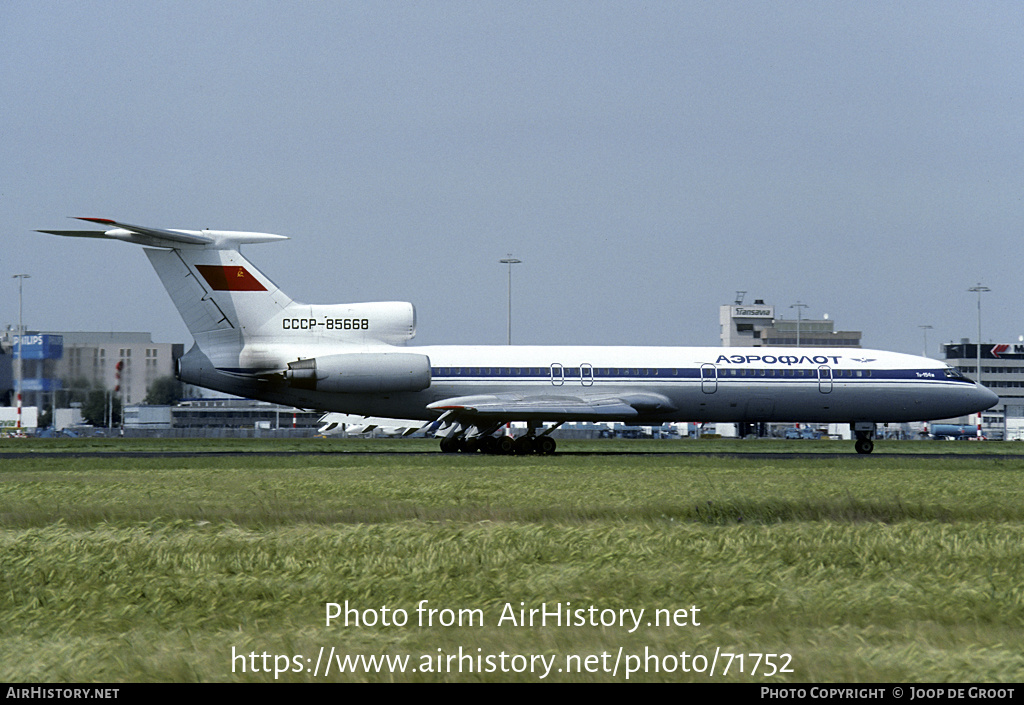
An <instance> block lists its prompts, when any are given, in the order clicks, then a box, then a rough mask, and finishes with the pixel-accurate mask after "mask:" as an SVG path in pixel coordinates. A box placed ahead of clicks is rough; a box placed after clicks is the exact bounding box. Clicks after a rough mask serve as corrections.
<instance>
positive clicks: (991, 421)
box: [942, 338, 1024, 438]
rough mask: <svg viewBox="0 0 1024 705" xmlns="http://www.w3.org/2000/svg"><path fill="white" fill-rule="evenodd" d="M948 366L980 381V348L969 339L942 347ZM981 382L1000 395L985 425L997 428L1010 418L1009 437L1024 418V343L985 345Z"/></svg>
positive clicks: (984, 416) (984, 421) (982, 354)
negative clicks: (1014, 427) (1018, 422)
mask: <svg viewBox="0 0 1024 705" xmlns="http://www.w3.org/2000/svg"><path fill="white" fill-rule="evenodd" d="M942 348H943V352H944V354H945V361H946V364H948V365H951V366H952V367H956V368H957V369H958V370H960V371H961V372H963V373H964V374H965V375H967V376H968V377H970V378H971V379H975V380H976V379H978V345H977V343H970V342H968V341H967V339H966V338H965V339H963V340H961V341H960V342H959V343H947V344H945V345H943V346H942ZM981 383H982V384H983V385H985V386H986V387H988V388H989V389H991V390H992V391H993V392H995V393H996V394H998V395H999V404H997V405H996V406H994V407H992V408H991V409H989V410H988V411H986V412H985V413H984V414H983V415H982V416H983V422H982V423H983V424H984V425H986V426H996V425H1000V424H1002V421H1003V417H1004V416H1005V418H1006V426H1007V438H1009V437H1010V428H1011V426H1014V425H1015V420H1018V419H1024V343H984V344H983V345H982V346H981Z"/></svg>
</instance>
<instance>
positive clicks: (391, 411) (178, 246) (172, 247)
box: [39, 218, 998, 454]
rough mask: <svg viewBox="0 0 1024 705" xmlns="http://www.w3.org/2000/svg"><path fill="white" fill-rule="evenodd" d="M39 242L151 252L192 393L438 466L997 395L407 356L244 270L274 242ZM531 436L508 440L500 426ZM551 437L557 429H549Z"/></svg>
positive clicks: (812, 362)
mask: <svg viewBox="0 0 1024 705" xmlns="http://www.w3.org/2000/svg"><path fill="white" fill-rule="evenodd" d="M79 220H85V221H89V222H92V223H95V224H98V225H100V226H103V227H104V228H105V229H103V230H40V231H39V232H45V233H52V234H54V235H68V236H75V237H94V238H108V239H113V240H123V241H125V242H131V243H136V244H139V245H143V246H144V247H145V248H146V250H145V252H146V255H147V256H148V257H149V261H150V263H151V264H152V265H153V267H154V269H156V272H157V274H158V275H159V277H160V280H161V281H162V282H163V285H164V287H166V289H167V292H168V293H169V294H170V296H171V299H172V300H173V301H174V305H175V306H176V307H177V308H178V311H179V313H180V314H181V317H182V318H183V319H184V321H185V324H186V325H187V326H188V329H189V331H190V332H191V333H192V336H193V337H194V338H195V344H194V345H193V346H192V348H191V349H190V350H189V351H188V353H186V354H185V355H184V356H182V357H181V358H180V360H179V361H178V371H177V374H178V377H179V379H181V380H182V381H183V382H188V383H189V384H195V385H198V386H201V387H206V388H209V389H214V390H217V391H221V392H226V393H228V394H235V395H238V396H242V397H249V398H253V399H262V400H265V401H269V402H276V403H280V404H288V405H292V406H296V407H303V408H311V409H319V410H323V411H334V412H342V413H347V414H360V415H364V416H380V417H386V418H405V419H419V420H421V421H423V422H424V428H427V427H431V428H435V429H436V431H435V433H436V435H437V436H438V437H440V438H441V450H442V451H444V452H449V453H450V452H474V451H478V450H479V451H484V452H495V453H524V454H525V453H541V454H549V453H553V452H554V450H555V440H554V439H553V438H552V437H551V435H550V433H551V431H553V430H554V429H555V428H557V427H558V426H560V425H561V424H562V423H564V422H566V421H598V422H600V421H608V422H612V421H618V422H624V423H631V424H641V425H657V424H661V423H664V422H673V421H698V422H706V421H725V422H729V421H735V422H753V423H759V422H793V421H804V422H812V423H849V424H850V426H851V429H852V430H853V432H854V434H855V436H856V442H855V448H856V450H857V452H858V453H870V452H871V451H872V450H873V448H874V443H873V440H872V439H873V437H874V433H875V429H876V425H877V424H879V423H889V422H904V421H925V420H932V419H945V418H951V417H955V416H962V415H965V414H970V413H974V412H978V411H982V410H984V409H988V408H989V407H991V406H992V405H994V404H995V403H996V402H997V401H998V397H997V396H996V395H995V394H993V393H992V392H991V391H989V390H988V389H986V388H985V387H982V386H981V385H979V384H976V383H975V382H973V381H971V380H970V379H967V378H966V377H964V376H963V375H962V374H961V373H960V372H959V371H957V370H956V369H954V368H952V367H949V366H948V365H945V364H943V363H941V362H938V361H936V360H931V359H928V358H925V357H916V356H913V355H904V354H900V353H892V352H884V351H879V350H864V349H855V350H847V349H840V348H712V347H632V346H629V347H626V346H619V347H598V346H589V347H582V346H532V345H531V346H511V345H509V346H485V345H458V346H455V345H452V346H444V345H433V346H421V347H407V344H408V342H409V341H410V340H411V339H412V338H413V336H414V335H415V333H416V314H415V310H414V309H413V306H412V304H409V303H402V302H394V301H389V302H377V303H353V304H303V303H299V302H297V301H293V300H292V299H291V298H289V297H288V296H287V295H286V294H285V293H284V292H283V291H281V290H280V289H279V288H277V285H276V284H274V283H273V282H272V281H271V280H270V279H268V278H267V277H266V275H264V274H263V272H261V271H260V270H259V269H257V268H256V267H255V266H253V264H252V263H251V262H250V261H249V260H248V259H246V258H245V257H243V256H242V254H241V252H240V251H239V247H240V246H241V245H243V244H245V245H247V244H256V243H268V242H276V241H278V240H285V239H287V238H286V237H285V236H282V235H273V234H270V233H253V232H236V231H224V230H168V229H162V228H150V227H140V226H138V225H128V224H126V223H119V222H115V221H113V220H107V219H105V218H80V219H79ZM513 421H518V422H525V425H526V428H527V430H526V432H525V433H523V434H521V435H520V436H519V437H518V438H513V437H511V436H509V435H508V433H507V431H506V424H509V423H510V422H513ZM546 424H549V425H546Z"/></svg>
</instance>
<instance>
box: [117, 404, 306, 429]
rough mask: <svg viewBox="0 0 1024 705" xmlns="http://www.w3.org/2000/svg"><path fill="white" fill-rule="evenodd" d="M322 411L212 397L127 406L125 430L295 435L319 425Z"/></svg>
mask: <svg viewBox="0 0 1024 705" xmlns="http://www.w3.org/2000/svg"><path fill="white" fill-rule="evenodd" d="M322 416H323V412H322V411H310V410H307V409H296V408H293V407H290V406H280V405H278V404H271V403H269V402H263V401H254V400H251V399H239V398H237V397H211V398H208V399H189V400H186V401H182V402H181V403H180V404H178V405H176V406H155V405H154V406H141V405H139V406H126V407H125V410H124V434H125V435H126V436H146V437H159V438H294V437H309V436H312V435H314V434H315V433H316V431H317V429H318V428H319V426H320V423H319V421H320V417H322Z"/></svg>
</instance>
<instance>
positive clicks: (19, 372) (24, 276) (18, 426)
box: [11, 274, 31, 432]
mask: <svg viewBox="0 0 1024 705" xmlns="http://www.w3.org/2000/svg"><path fill="white" fill-rule="evenodd" d="M30 278H31V275H30V274H15V275H14V276H12V277H11V279H17V280H18V370H17V384H16V385H15V387H14V389H15V394H17V395H18V420H17V421H16V422H15V429H16V430H17V431H18V432H20V431H21V380H22V366H21V365H22V362H21V360H22V358H23V357H24V355H23V351H24V346H23V345H22V340H23V339H24V337H25V324H24V322H23V321H22V306H21V300H22V297H21V291H22V285H23V284H24V283H25V280H26V279H30Z"/></svg>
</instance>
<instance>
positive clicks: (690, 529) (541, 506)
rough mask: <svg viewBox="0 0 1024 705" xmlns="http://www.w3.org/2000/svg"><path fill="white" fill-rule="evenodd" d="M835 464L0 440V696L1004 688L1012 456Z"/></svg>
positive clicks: (1017, 488) (1010, 598)
mask: <svg viewBox="0 0 1024 705" xmlns="http://www.w3.org/2000/svg"><path fill="white" fill-rule="evenodd" d="M428 444H429V445H428ZM848 445H849V444H847V443H836V442H823V443H811V442H806V441H798V442H793V443H791V444H790V443H782V442H779V443H778V445H777V446H776V445H773V444H772V443H758V442H753V443H748V442H736V441H732V442H728V441H701V442H699V443H698V442H686V441H683V442H667V443H666V442H650V443H643V442H636V441H629V442H624V443H614V442H598V443H596V444H595V443H583V442H581V443H572V442H561V443H560V450H564V451H567V452H565V453H561V454H559V455H556V456H553V457H547V458H540V457H527V458H517V457H494V456H479V455H476V456H464V455H454V456H451V455H443V454H441V453H437V452H430V453H408V452H402V451H408V450H433V449H435V447H436V446H435V444H434V443H433V442H422V443H421V442H417V441H413V442H410V441H381V442H368V441H347V442H346V441H334V440H326V441H325V440H322V439H320V440H318V439H311V440H305V441H271V442H266V441H262V442H261V441H240V442H231V441H215V442H211V443H206V442H202V443H196V442H195V441H132V442H124V441H117V440H104V439H97V440H76V441H54V442H49V443H40V442H38V441H25V440H16V441H4V442H0V452H24V453H25V454H24V455H22V456H19V457H18V458H15V459H12V458H10V457H8V458H6V459H4V460H3V461H0V462H2V465H0V542H2V544H3V545H2V546H0V680H5V681H8V682H24V681H47V682H57V681H65V682H70V681H76V682H89V681H99V682H107V681H128V682H133V681H258V682H267V681H274V680H277V681H289V682H290V681H392V680H394V681H478V680H482V681H527V682H537V681H601V682H621V681H624V680H626V678H627V670H631V671H632V672H630V673H628V678H629V680H637V681H659V680H663V681H692V682H728V681H755V682H764V683H775V682H851V681H859V682H890V681H896V682H914V681H916V682H937V681H938V682H942V681H952V682H965V681H975V682H1020V681H1021V680H1024V567H1022V566H1024V548H1022V546H1024V483H1022V480H1024V449H1022V451H1021V453H1017V452H1016V448H1017V445H1016V444H997V443H988V444H976V443H935V442H931V443H928V442H923V443H892V444H886V443H881V442H880V443H878V444H877V446H876V453H890V452H893V453H896V452H901V451H903V452H906V450H907V449H909V450H910V452H912V453H933V454H934V453H941V454H943V455H941V456H940V455H934V457H913V456H905V457H899V456H893V457H882V456H879V455H876V456H867V457H861V456H856V455H855V454H853V452H852V450H851V449H850V448H848V447H847V446H848ZM121 449H127V450H131V451H135V452H147V451H153V450H159V451H188V450H210V451H213V452H212V453H210V454H206V455H200V456H196V457H173V458H168V457H143V458H136V457H127V456H126V457H118V456H117V455H114V456H106V455H105V456H103V457H89V456H88V454H86V455H84V456H83V455H79V454H74V455H68V456H66V457H59V456H58V457H38V456H34V455H33V451H47V452H58V453H59V452H62V451H82V450H97V451H106V452H116V451H118V450H121ZM258 449H266V450H273V451H314V452H315V453H316V454H312V455H311V454H293V455H277V456H261V455H253V454H249V455H247V454H246V451H251V450H258ZM371 449H383V450H387V451H389V453H387V454H381V455H365V454H362V453H363V452H365V451H367V450H371ZM775 449H778V450H787V451H793V450H797V451H801V450H807V451H820V452H822V453H825V454H826V455H823V456H822V457H820V458H815V457H810V458H807V457H805V458H800V459H789V458H782V457H780V458H777V459H775V458H771V457H770V456H765V455H761V454H762V453H768V452H771V451H772V450H775ZM602 450H611V451H613V452H611V453H601V452H600V451H602ZM634 450H643V451H645V453H646V454H637V453H633V452H631V451H634ZM663 450H674V451H682V450H686V451H689V450H711V451H723V450H728V451H733V450H736V451H744V450H745V451H747V452H749V451H756V452H757V453H758V454H757V455H753V456H749V457H743V456H741V455H731V454H730V455H718V456H705V455H697V454H678V453H664V452H659V451H663ZM225 451H228V452H231V453H234V454H231V455H225V454H223V453H224V452H225ZM346 451H356V452H346ZM844 452H845V453H848V455H844V456H843V457H834V456H832V455H831V453H844ZM947 453H953V454H954V455H953V456H951V457H948V456H947V455H945V454H947ZM424 600H426V601H427V602H426V603H422V604H423V605H424V607H425V609H426V610H431V609H433V610H435V611H434V612H432V613H431V612H429V611H421V612H417V606H418V605H420V604H421V601H424ZM346 601H347V602H348V605H349V607H350V608H352V609H353V610H356V611H355V612H352V613H350V619H349V622H350V623H349V625H348V626H346V625H345V620H344V617H343V616H341V617H339V618H337V619H335V620H333V621H332V623H331V624H330V625H328V624H327V623H326V612H327V609H328V607H327V605H328V603H338V604H339V605H342V606H344V605H345V603H346ZM566 603H569V604H568V605H567V604H566ZM544 607H546V608H547V609H548V611H555V610H559V609H560V610H562V612H563V616H564V611H565V610H581V612H578V613H573V614H572V616H573V618H574V619H575V620H578V621H580V622H582V623H580V624H577V623H570V624H566V623H565V622H564V621H563V623H562V624H560V625H559V624H556V623H554V620H553V619H551V620H549V621H548V623H547V624H546V625H541V624H540V623H539V619H538V620H535V622H534V624H533V625H532V626H531V625H529V624H527V625H523V624H520V623H519V620H518V617H519V610H521V609H523V610H529V609H540V608H544ZM591 607H593V608H594V609H593V610H591V609H590V608H591ZM694 607H696V608H697V610H699V611H694V609H693V608H694ZM641 609H642V610H644V612H643V614H642V615H641V617H640V619H639V620H638V622H635V621H634V617H635V615H637V613H638V612H639V610H641ZM620 610H626V611H627V612H620ZM628 610H632V612H628ZM683 610H685V612H683ZM513 613H514V614H513ZM503 616H504V617H505V619H502V617H503ZM512 616H515V617H516V620H515V621H514V622H513V620H512V619H511V617H512ZM403 617H404V619H405V620H406V621H405V623H404V624H400V625H399V624H395V622H401V621H402V620H403ZM620 617H621V618H622V621H620ZM357 619H358V620H359V622H360V624H359V625H358V626H357V625H356V624H355V621H356V620H357ZM428 619H429V620H430V622H432V623H430V624H428V623H426V622H427V620H428ZM368 620H369V621H373V622H375V624H373V625H372V626H368V625H366V624H364V622H366V621H368ZM460 620H461V622H462V624H461V626H459V624H458V623H459V621H460ZM384 621H387V622H388V626H385V625H383V624H382V622H384ZM421 621H422V622H423V624H421ZM665 621H668V622H669V624H665V623H664V622H665ZM441 622H443V623H444V624H445V625H447V624H451V625H450V626H444V625H442V624H440V623H441ZM591 622H595V624H591ZM602 622H604V624H602ZM623 622H624V623H623ZM659 622H660V623H659ZM695 622H699V624H698V623H695ZM321 649H322V651H321ZM332 649H333V650H334V651H333V655H334V656H335V658H334V659H331V671H330V672H329V673H328V674H327V675H326V676H325V675H324V673H323V672H324V670H325V666H326V663H327V661H328V656H330V655H331V650H332ZM716 653H717V657H716ZM264 654H265V655H266V656H264ZM683 654H685V656H683ZM740 654H742V655H743V657H742V659H741V658H739V655H740ZM758 654H761V656H757V655H758ZM766 654H774V655H775V656H771V657H767V656H765V655H766ZM384 655H387V656H388V657H390V658H392V659H397V661H396V660H393V661H392V662H390V663H382V662H374V663H367V662H366V661H359V662H357V663H356V664H355V666H356V668H355V672H344V673H339V671H338V669H339V668H340V667H341V666H342V665H352V663H351V662H348V663H346V662H345V661H344V659H345V658H352V657H356V656H361V657H371V656H384ZM460 656H461V658H460ZM449 657H451V658H449ZM402 659H407V660H406V661H401V660H402ZM712 664H714V665H713V666H712ZM726 668H728V669H729V670H728V672H726V670H725V669H726ZM413 669H415V672H414V671H413ZM460 669H461V670H460ZM712 669H713V672H712ZM275 670H276V671H277V673H275ZM613 670H614V673H613V672H612V671H613ZM314 671H315V672H314ZM772 672H774V673H772Z"/></svg>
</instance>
